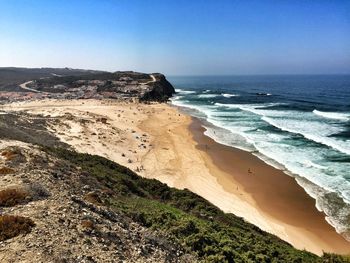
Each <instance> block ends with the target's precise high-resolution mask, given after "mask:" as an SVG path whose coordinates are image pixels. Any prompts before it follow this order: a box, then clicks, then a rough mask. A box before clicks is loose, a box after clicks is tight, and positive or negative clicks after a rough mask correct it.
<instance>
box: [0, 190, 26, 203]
mask: <svg viewBox="0 0 350 263" xmlns="http://www.w3.org/2000/svg"><path fill="white" fill-rule="evenodd" d="M27 196H28V193H27V192H25V191H24V190H22V189H17V188H8V189H4V190H1V191H0V206H6V207H9V206H15V205H17V204H20V203H22V202H24V201H25V200H26V198H27Z"/></svg>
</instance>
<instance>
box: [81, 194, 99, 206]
mask: <svg viewBox="0 0 350 263" xmlns="http://www.w3.org/2000/svg"><path fill="white" fill-rule="evenodd" d="M84 200H85V201H87V202H89V203H92V204H94V205H103V202H102V200H101V198H100V197H99V195H98V194H97V193H96V192H90V193H87V194H86V195H85V196H84Z"/></svg>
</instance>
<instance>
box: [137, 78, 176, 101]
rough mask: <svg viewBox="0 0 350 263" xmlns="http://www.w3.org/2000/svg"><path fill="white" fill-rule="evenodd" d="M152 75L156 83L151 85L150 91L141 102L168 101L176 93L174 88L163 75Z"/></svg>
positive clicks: (141, 98) (143, 96)
mask: <svg viewBox="0 0 350 263" xmlns="http://www.w3.org/2000/svg"><path fill="white" fill-rule="evenodd" d="M152 75H153V76H154V78H155V79H156V81H155V82H152V83H150V88H149V90H148V91H147V92H145V93H144V94H143V95H142V96H141V97H140V101H159V102H165V101H167V100H168V99H169V98H170V97H171V96H172V95H173V94H174V93H175V89H174V87H173V86H172V85H171V84H170V82H169V81H167V79H166V78H165V76H164V75H163V74H160V73H154V74H152Z"/></svg>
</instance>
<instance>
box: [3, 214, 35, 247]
mask: <svg viewBox="0 0 350 263" xmlns="http://www.w3.org/2000/svg"><path fill="white" fill-rule="evenodd" d="M34 226H35V223H34V222H33V221H32V220H31V219H30V218H27V217H22V216H11V215H1V216H0V241H3V240H6V239H9V238H13V237H15V236H18V235H20V234H27V233H29V232H30V230H31V229H32V227H34Z"/></svg>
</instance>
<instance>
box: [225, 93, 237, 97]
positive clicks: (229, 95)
mask: <svg viewBox="0 0 350 263" xmlns="http://www.w3.org/2000/svg"><path fill="white" fill-rule="evenodd" d="M221 95H222V96H224V97H225V98H231V97H238V96H239V95H238V94H229V93H222V94H221Z"/></svg>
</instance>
